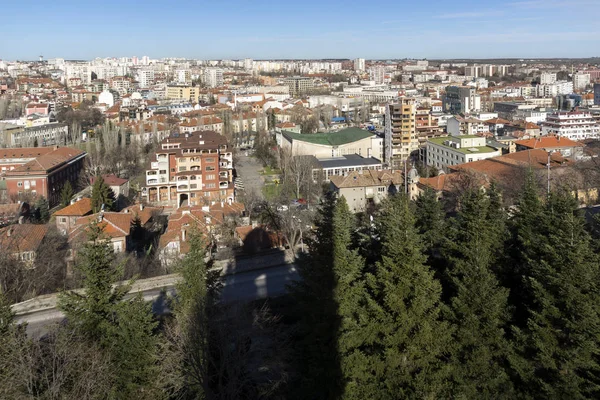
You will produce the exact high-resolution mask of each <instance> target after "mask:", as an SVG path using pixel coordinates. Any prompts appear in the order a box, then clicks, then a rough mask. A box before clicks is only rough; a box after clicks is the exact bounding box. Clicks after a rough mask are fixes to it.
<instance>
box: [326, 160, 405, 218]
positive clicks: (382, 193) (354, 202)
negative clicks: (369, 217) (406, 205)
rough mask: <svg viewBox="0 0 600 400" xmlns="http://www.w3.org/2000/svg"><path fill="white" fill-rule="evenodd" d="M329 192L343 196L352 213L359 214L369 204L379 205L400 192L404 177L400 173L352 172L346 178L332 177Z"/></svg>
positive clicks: (383, 171) (389, 171) (386, 171)
mask: <svg viewBox="0 0 600 400" xmlns="http://www.w3.org/2000/svg"><path fill="white" fill-rule="evenodd" d="M330 185H331V186H330V187H331V190H332V191H333V192H334V193H336V195H338V196H343V197H344V198H345V199H346V202H347V203H348V207H349V208H350V210H351V211H353V212H361V211H364V210H365V209H366V208H367V205H368V204H369V203H373V204H379V203H380V202H381V201H382V200H383V199H385V198H387V197H388V196H389V195H393V194H396V193H398V192H399V191H400V190H402V185H404V176H403V174H402V173H401V172H400V171H391V170H381V171H378V170H367V171H354V172H351V173H349V174H348V175H347V176H332V177H331V183H330Z"/></svg>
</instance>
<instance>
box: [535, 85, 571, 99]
mask: <svg viewBox="0 0 600 400" xmlns="http://www.w3.org/2000/svg"><path fill="white" fill-rule="evenodd" d="M536 88H537V97H556V96H558V95H560V94H571V93H573V82H569V81H556V82H555V83H551V84H539V85H537V86H536Z"/></svg>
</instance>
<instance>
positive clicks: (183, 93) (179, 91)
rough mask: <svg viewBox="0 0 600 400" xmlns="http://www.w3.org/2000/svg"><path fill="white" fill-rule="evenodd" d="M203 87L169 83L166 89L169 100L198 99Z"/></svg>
mask: <svg viewBox="0 0 600 400" xmlns="http://www.w3.org/2000/svg"><path fill="white" fill-rule="evenodd" d="M200 91H201V88H200V87H199V86H190V85H168V86H167V91H166V96H165V97H166V98H167V100H187V101H194V102H196V101H198V96H200Z"/></svg>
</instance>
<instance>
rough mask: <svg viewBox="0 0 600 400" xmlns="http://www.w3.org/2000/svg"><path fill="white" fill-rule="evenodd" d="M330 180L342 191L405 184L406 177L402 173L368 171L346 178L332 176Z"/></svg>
mask: <svg viewBox="0 0 600 400" xmlns="http://www.w3.org/2000/svg"><path fill="white" fill-rule="evenodd" d="M330 180H331V183H332V184H333V185H334V186H335V187H337V188H339V189H342V188H356V187H368V186H383V185H386V186H387V185H390V184H400V183H403V182H404V176H403V175H402V173H401V172H400V171H394V172H392V171H391V170H382V171H375V170H367V171H353V172H350V173H349V174H348V175H346V176H332V177H331V178H330Z"/></svg>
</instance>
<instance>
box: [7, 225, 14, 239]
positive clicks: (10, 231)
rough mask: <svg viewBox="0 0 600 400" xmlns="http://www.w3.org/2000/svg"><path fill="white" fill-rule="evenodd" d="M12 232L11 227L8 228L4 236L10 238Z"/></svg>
mask: <svg viewBox="0 0 600 400" xmlns="http://www.w3.org/2000/svg"><path fill="white" fill-rule="evenodd" d="M12 230H13V228H12V227H10V228H8V230H7V231H6V236H8V237H10V235H12Z"/></svg>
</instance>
